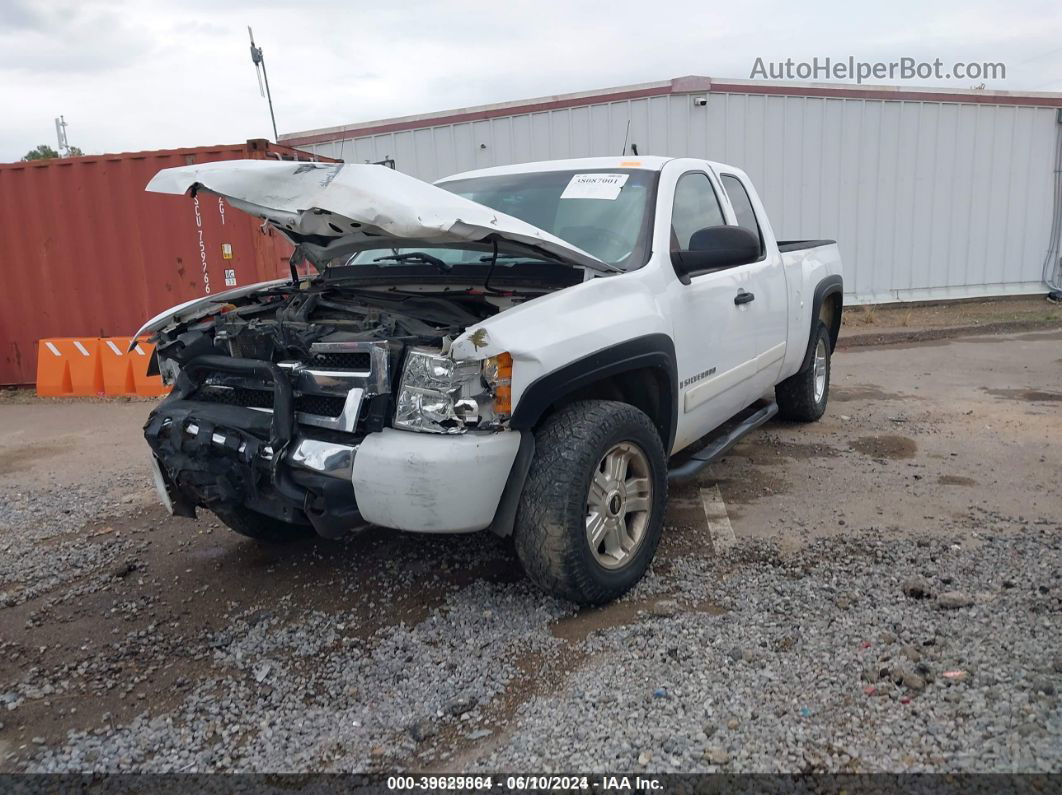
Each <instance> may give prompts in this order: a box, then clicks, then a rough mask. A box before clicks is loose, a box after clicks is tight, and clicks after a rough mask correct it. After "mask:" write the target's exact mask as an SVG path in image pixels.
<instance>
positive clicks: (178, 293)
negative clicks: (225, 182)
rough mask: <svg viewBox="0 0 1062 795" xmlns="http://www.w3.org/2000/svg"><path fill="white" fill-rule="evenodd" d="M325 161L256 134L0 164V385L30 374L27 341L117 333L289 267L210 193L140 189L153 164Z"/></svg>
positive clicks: (281, 245) (283, 245) (269, 240)
mask: <svg viewBox="0 0 1062 795" xmlns="http://www.w3.org/2000/svg"><path fill="white" fill-rule="evenodd" d="M245 158H251V159H264V158H275V159H278V160H314V159H316V160H328V161H329V162H332V161H330V159H329V158H321V157H316V156H314V155H312V154H309V153H307V152H301V151H299V150H297V149H291V148H290V147H286V146H278V145H276V144H271V143H269V142H268V141H264V140H254V141H247V143H245V144H236V145H232V146H202V147H196V148H194V149H167V150H159V151H153V152H127V153H122V154H113V155H90V156H87V157H73V158H63V159H58V160H43V161H40V160H38V161H33V162H28V163H2V164H0V279H2V283H3V287H2V288H0V384H32V383H34V382H35V381H36V363H37V341H38V340H40V339H43V338H52V337H119V336H128V335H130V334H132V333H134V332H135V331H136V330H137V329H138V328H139V327H140V325H141V324H142V323H143V322H144V321H145V320H147V319H148V318H150V317H152V316H153V315H156V314H158V313H159V312H161V311H162V310H164V309H166V308H168V307H171V306H173V305H175V304H179V303H181V302H182V301H187V300H189V299H192V298H197V297H199V296H202V295H206V294H208V293H219V292H222V291H224V290H226V289H228V288H229V287H233V286H241V285H244V284H250V283H253V282H258V281H264V280H266V279H275V278H277V277H279V276H284V275H286V274H287V273H288V264H287V261H288V257H289V256H290V254H291V247H290V245H288V243H287V241H285V240H284V239H283V238H282V237H280V236H279V235H278V234H277V233H276V232H274V231H273V230H271V229H263V228H262V227H261V224H260V223H259V222H258V221H256V219H254V218H252V217H250V216H248V215H246V214H245V213H242V212H235V211H233V210H232V209H231V208H230V207H228V205H227V204H226V203H225V202H224V201H223V200H220V199H219V198H218V197H216V196H207V195H204V196H202V197H199V198H198V199H196V200H195V201H190V200H189V199H188V198H187V197H183V196H167V195H164V194H159V193H146V192H145V191H144V186H145V185H147V183H148V180H150V179H151V177H153V176H154V175H155V174H156V173H157V172H158V171H159V170H161V169H163V168H170V167H172V166H183V165H188V164H191V163H206V162H210V161H213V160H238V159H245Z"/></svg>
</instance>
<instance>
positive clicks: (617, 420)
mask: <svg viewBox="0 0 1062 795" xmlns="http://www.w3.org/2000/svg"><path fill="white" fill-rule="evenodd" d="M666 503H667V460H666V457H665V455H664V448H663V445H662V444H661V441H660V436H659V435H658V433H657V431H656V428H655V426H654V425H653V423H652V421H651V420H650V419H649V417H647V416H646V415H645V414H644V413H643V412H641V411H639V410H638V409H636V408H635V407H633V406H630V405H628V404H626V403H618V402H613V401H606V400H593V401H582V402H578V403H572V404H570V405H568V406H565V407H564V408H562V409H561V410H559V411H558V412H557V413H556V414H554V415H553V416H552V417H550V418H549V419H548V420H546V422H545V423H543V425H542V427H541V428H539V430H538V431H537V432H536V433H535V458H534V460H533V461H532V462H531V469H530V471H529V472H528V477H527V483H526V485H525V486H524V492H523V494H522V495H521V498H520V507H519V509H518V511H517V515H516V526H515V528H514V531H513V538H514V541H515V544H516V553H517V556H518V557H519V558H520V562H521V563H522V564H523V567H524V570H525V571H526V572H527V574H528V576H529V577H530V578H531V580H533V581H534V582H535V584H537V585H538V586H539V587H540V588H542V589H543V590H544V591H546V592H548V593H550V594H553V595H555V596H559V597H561V598H564V599H569V600H571V601H573V602H577V603H579V604H602V603H604V602H609V601H611V600H613V599H616V598H617V597H619V596H621V595H623V594H624V593H625V592H626V591H628V590H629V589H630V588H631V587H632V586H633V585H634V584H635V583H636V582H638V580H639V579H641V577H642V575H643V574H644V573H645V570H646V569H647V568H648V566H649V563H650V561H652V559H653V555H654V554H655V552H656V547H657V544H658V543H659V542H660V532H661V527H662V525H663V517H664V507H665V505H666Z"/></svg>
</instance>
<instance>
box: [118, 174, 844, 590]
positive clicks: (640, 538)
mask: <svg viewBox="0 0 1062 795" xmlns="http://www.w3.org/2000/svg"><path fill="white" fill-rule="evenodd" d="M148 190H151V191H158V192H164V193H176V194H184V193H189V192H190V193H192V194H193V195H194V194H195V193H196V192H197V191H199V192H202V191H205V192H209V193H213V194H216V195H218V196H220V197H223V198H224V199H225V200H226V201H227V202H228V203H230V204H231V205H232V206H234V207H236V208H238V209H240V210H244V211H246V212H249V213H251V214H253V215H255V216H258V217H261V218H263V219H264V220H265V222H266V223H268V224H271V225H272V226H273V227H274V228H276V229H277V230H279V231H280V233H282V234H283V235H285V236H286V237H287V238H288V239H290V240H291V242H292V243H293V244H294V245H295V254H294V255H293V257H292V268H291V279H290V280H288V279H283V280H279V281H275V282H269V283H265V284H258V285H251V286H247V287H242V288H238V289H235V290H231V291H228V292H226V293H222V294H219V295H214V296H208V297H206V298H202V299H197V300H195V301H192V302H189V303H186V304H182V305H181V306H178V307H175V308H173V309H171V310H169V311H167V312H164V313H163V314H161V315H159V316H158V317H156V318H154V319H152V320H151V321H149V322H148V323H147V324H145V326H144V327H143V328H142V329H141V330H140V332H139V333H138V336H139V335H142V334H153V335H154V339H155V341H156V343H157V347H156V354H157V359H156V363H155V366H157V368H158V370H159V371H160V372H161V373H162V375H163V377H164V379H165V380H166V382H167V383H172V384H173V391H172V393H171V394H170V395H169V396H168V397H167V398H166V399H165V400H163V401H162V402H161V403H160V404H159V406H158V407H157V408H155V410H154V411H152V412H151V416H150V418H149V420H148V422H147V424H146V425H145V436H146V438H147V440H148V443H149V444H150V446H151V449H152V452H153V462H154V472H155V479H156V485H157V486H158V489H159V493H160V497H161V498H162V500H163V502H164V503H165V504H166V505H167V506H168V507H169V509H170V510H171V511H172V512H174V513H176V514H179V515H184V516H195V510H196V508H197V507H205V508H207V509H209V510H211V511H213V512H214V513H215V514H217V516H218V517H219V518H220V519H221V520H222V521H223V522H225V523H226V524H227V525H228V526H229V527H231V528H232V529H234V530H236V531H237V532H239V533H243V534H244V535H247V536H251V537H253V538H258V539H264V540H283V539H286V538H291V537H294V536H298V535H300V534H305V533H312V532H316V533H318V534H320V535H323V536H326V537H336V536H339V535H342V534H346V533H350V532H353V531H357V530H359V529H361V528H364V527H366V526H368V525H380V526H384V527H389V528H395V529H398V530H407V531H414V532H429V533H468V532H475V531H480V530H485V529H488V528H489V529H490V530H491V531H493V532H495V533H497V534H499V535H502V536H512V537H513V539H514V542H515V546H516V551H517V554H518V557H519V559H520V561H521V562H522V564H523V566H524V569H525V570H526V572H527V574H528V575H529V576H530V578H531V579H532V580H534V581H535V582H536V583H537V584H538V585H539V586H541V587H542V588H543V589H544V590H546V591H547V592H549V593H552V594H555V595H557V596H560V597H564V598H567V599H570V600H573V601H575V602H579V603H583V604H597V603H602V602H606V601H608V600H611V599H614V598H616V597H618V596H619V595H621V594H622V593H624V592H625V591H626V590H627V589H629V588H630V587H631V586H632V585H633V584H634V583H635V582H637V581H638V579H639V578H640V577H641V576H642V575H643V573H644V572H645V570H646V568H647V567H648V565H649V563H650V561H651V560H652V557H653V554H654V552H655V550H656V547H657V544H658V542H659V540H660V534H661V531H662V524H663V518H664V511H665V506H666V502H667V489H668V481H669V475H670V479H674V478H676V477H683V476H688V475H690V474H692V473H694V472H695V471H697V469H699V468H700V467H701V466H703V464H704V463H706V462H707V461H710V460H711V459H712V458H713V457H716V456H718V455H719V454H720V453H721V452H722V451H724V450H725V449H727V448H728V447H729V446H730V445H732V444H733V443H734V442H735V441H736V440H737V439H738V438H739V437H740V436H741V435H742V434H743V433H746V432H748V431H749V430H751V429H752V428H754V427H756V426H758V425H759V424H762V423H763V422H764V421H766V420H767V419H769V418H770V417H771V416H773V415H774V414H775V413H779V414H780V415H781V417H783V418H785V419H788V420H795V421H804V422H806V421H812V420H816V419H818V418H819V417H820V416H821V415H822V413H823V411H824V409H825V407H826V400H827V395H828V392H829V378H830V355H831V352H832V351H833V348H834V345H835V343H836V341H837V333H838V330H839V328H840V324H841V295H842V290H841V286H842V285H841V263H840V258H839V256H838V252H837V247H836V245H835V244H834V243H833V242H832V241H828V240H814V241H792V242H780V241H777V240H776V239H775V236H774V232H773V231H772V229H771V224H770V223H769V221H768V220H767V216H766V214H765V213H764V210H763V205H762V204H761V203H760V199H759V197H758V196H757V194H756V191H755V189H754V188H753V186H752V184H751V183H750V182H749V179H748V177H747V176H746V175H745V174H744V173H743V172H742V171H741V170H740V169H737V168H734V167H732V166H727V165H723V164H721V163H713V162H707V161H704V160H694V159H670V158H663V157H635V158H588V159H579V160H558V161H551V162H543V163H530V164H522V165H515V166H505V167H500V168H491V169H484V170H480V171H475V172H469V173H465V174H458V175H455V176H452V177H448V178H446V179H444V180H441V181H440V182H438V183H436V184H435V185H429V184H427V183H424V182H421V181H419V180H416V179H414V178H412V177H409V176H406V175H403V174H401V173H398V172H395V171H393V170H391V169H388V168H385V167H383V166H377V165H341V164H319V163H282V162H263V161H230V162H223V163H208V164H204V165H191V166H185V167H181V168H174V169H167V170H165V171H162V172H160V173H159V174H158V175H157V176H156V177H155V178H154V179H153V180H152V181H151V183H150V184H149V185H148ZM307 261H308V262H309V263H310V264H312V266H313V267H314V269H315V271H316V273H315V275H313V276H311V277H306V276H301V277H300V275H299V272H298V270H297V269H296V266H297V265H299V264H303V263H305V262H307ZM772 391H773V395H772V396H771V397H769V398H768V399H766V400H765V399H764V398H765V395H768V394H770V393H771V392H772ZM713 432H714V433H715V436H714V438H712V437H711V434H712V433H713ZM690 450H695V451H696V452H694V453H693V454H692V455H691V454H690V453H689V451H690ZM684 451H685V452H684ZM669 464H670V465H671V466H670V470H669Z"/></svg>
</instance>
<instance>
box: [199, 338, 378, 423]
mask: <svg viewBox="0 0 1062 795" xmlns="http://www.w3.org/2000/svg"><path fill="white" fill-rule="evenodd" d="M389 361H390V360H389V357H388V348H387V343H384V342H317V343H314V344H312V345H311V346H310V356H309V358H308V360H307V361H304V362H295V361H288V362H277V365H278V366H279V367H282V368H284V369H285V370H287V371H288V373H289V377H290V379H291V387H292V390H293V391H294V393H295V395H294V397H295V419H296V421H297V422H299V423H302V424H304V425H313V426H316V427H319V428H331V429H333V430H337V431H348V432H354V431H356V430H357V426H358V421H359V419H360V416H361V402H362V399H363V398H365V397H372V396H373V395H380V394H385V393H387V392H389V391H390V389H391V379H390V372H389ZM195 398H196V399H198V400H208V401H210V402H214V403H225V404H227V405H233V406H243V407H245V408H252V409H255V410H257V411H270V412H271V411H272V410H273V391H272V389H271V388H269V387H267V386H264V385H260V384H254V385H244V384H239V383H235V384H234V383H233V379H232V378H231V377H229V378H226V379H225V380H224V383H219V382H218V381H215V380H214V379H212V378H211V379H208V381H207V383H205V384H203V385H202V386H201V387H200V388H199V390H198V391H197V392H196V396H195Z"/></svg>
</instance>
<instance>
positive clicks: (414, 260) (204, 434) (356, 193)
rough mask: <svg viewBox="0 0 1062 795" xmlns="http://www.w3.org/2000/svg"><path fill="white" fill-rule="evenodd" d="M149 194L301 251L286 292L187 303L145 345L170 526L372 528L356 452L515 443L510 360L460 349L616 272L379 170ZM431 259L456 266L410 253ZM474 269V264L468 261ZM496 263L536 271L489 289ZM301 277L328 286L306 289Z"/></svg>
mask: <svg viewBox="0 0 1062 795" xmlns="http://www.w3.org/2000/svg"><path fill="white" fill-rule="evenodd" d="M148 189H149V190H154V191H159V192H166V193H177V194H183V193H189V192H191V193H195V192H197V191H208V192H211V193H215V194H217V195H219V196H221V197H223V198H225V199H226V200H227V201H228V202H229V203H231V204H232V205H233V206H235V207H237V208H239V209H242V210H245V211H247V212H250V213H252V214H254V215H256V216H259V217H261V218H263V219H264V220H265V221H266V222H267V223H269V224H271V225H272V226H273V227H274V228H275V229H277V230H279V231H280V232H281V233H282V234H284V235H285V236H286V237H287V238H288V239H289V240H290V241H291V242H292V243H293V244H294V245H295V252H296V253H295V255H294V256H293V266H292V277H291V279H290V280H281V281H277V282H271V283H267V284H264V285H260V286H257V287H255V288H253V289H248V288H241V289H239V290H235V291H230V292H229V293H223V294H219V295H217V296H213V297H207V298H204V299H199V300H197V301H193V302H189V303H188V304H184V305H181V306H179V307H176V308H174V309H173V310H170V311H168V312H166V313H163V314H162V315H160V316H159V317H157V318H154V319H153V320H151V321H149V322H148V323H147V324H146V325H145V326H144V328H143V329H141V331H140V332H139V334H145V333H146V334H152V335H154V339H155V341H156V356H157V367H158V369H159V372H160V373H161V374H162V376H163V378H164V380H165V381H166V382H167V383H170V384H172V385H173V390H172V392H171V394H170V395H169V396H168V397H167V398H166V399H165V400H163V401H162V402H161V403H160V404H159V406H158V407H156V408H155V410H154V411H152V413H151V415H150V417H149V419H148V422H147V424H146V425H145V428H144V432H145V436H146V438H147V441H148V443H149V445H150V446H151V449H152V453H153V456H152V462H153V467H154V475H155V480H156V485H157V487H158V490H159V493H160V496H161V498H162V499H163V501H164V503H165V504H166V505H167V506H168V507H169V509H170V510H171V512H173V513H174V514H177V515H181V516H190V517H194V516H195V513H196V509H197V508H206V509H208V510H211V511H213V512H214V513H216V514H217V515H218V516H219V517H221V518H222V519H223V520H224V521H226V523H228V524H230V526H233V527H234V528H236V529H238V530H239V529H240V526H241V525H246V522H247V520H246V517H247V516H248V515H250V516H252V517H254V520H255V521H258V520H260V521H261V522H265V523H269V522H272V523H274V524H276V523H280V525H282V526H285V527H291V528H294V529H299V528H302V529H305V530H307V531H309V530H310V529H312V530H313V531H315V532H316V533H317V534H319V535H322V536H326V537H338V536H341V535H344V534H346V533H349V532H351V531H354V530H357V529H359V528H361V527H363V526H365V524H366V521H365V520H364V519H363V517H362V513H361V511H360V510H359V508H358V500H357V498H356V495H355V488H354V485H353V482H352V472H353V469H354V465H355V461H356V459H357V455H358V450H359V446H361V445H362V444H363V442H364V441H365V439H366V438H367V437H369V436H370V435H372V434H379V433H380V432H382V431H384V430H385V429H398V430H402V429H404V430H410V431H420V432H427V433H436V434H457V433H463V432H465V431H469V430H474V431H478V432H490V431H500V430H504V429H505V428H506V424H507V421H508V411H510V410H511V407H510V406H508V405H507V403H506V402H505V400H504V396H505V394H506V392H507V391H508V378H509V377H510V376H511V366H512V360H511V358H508V354H503V355H501V356H493V357H486V356H484V357H483V358H482V359H474V360H465V361H462V360H458V359H455V358H453V357H452V356H451V355H450V354H451V348H452V346H453V344H454V342H455V341H456V340H458V339H459V338H461V337H462V336H463V335H467V336H468V337H470V338H472V339H473V340H474V339H475V335H476V334H477V328H476V327H477V325H478V324H480V323H482V322H483V321H485V320H488V319H489V318H490V317H492V316H494V315H495V314H497V313H498V312H501V311H505V310H506V309H508V308H511V307H513V306H516V305H518V304H520V303H522V302H524V301H527V300H532V299H533V298H535V297H537V296H538V295H542V294H545V293H548V292H550V291H552V290H556V289H560V288H563V287H565V286H569V285H571V284H574V283H577V282H578V281H581V280H582V279H583V278H584V276H585V274H586V271H587V270H600V271H607V270H609V269H610V268H609V266H607V265H605V264H604V263H602V262H601V261H600V260H597V259H595V258H594V257H592V256H591V255H589V254H587V253H586V252H584V251H582V250H581V249H578V248H575V247H574V246H571V245H570V244H568V243H565V242H564V241H562V240H560V239H559V238H556V237H554V236H552V235H550V234H549V233H547V232H544V231H543V230H541V229H538V228H537V227H534V226H531V225H530V224H526V223H524V222H522V221H519V220H518V219H516V218H512V217H510V216H507V215H504V214H502V213H499V212H496V211H494V210H492V209H490V208H488V207H485V206H483V205H480V204H477V203H475V202H472V201H469V200H467V199H463V198H461V197H460V196H456V195H454V194H451V193H448V192H447V191H445V190H443V189H442V188H439V187H435V186H432V185H428V184H426V183H423V182H420V181H418V180H415V179H413V178H411V177H407V176H405V175H402V174H398V173H396V172H394V171H391V170H390V169H386V168H383V167H380V166H343V165H334V164H327V165H325V164H306V163H269V162H263V161H236V162H228V163H213V164H205V165H199V166H188V167H184V168H178V169H169V170H167V171H163V172H160V174H159V175H157V176H156V177H155V179H153V180H152V182H151V184H150V185H149V186H148ZM388 247H389V251H388V252H385V255H384V256H379V257H374V258H373V260H372V261H369V262H367V263H363V264H360V265H350V264H349V263H350V262H351V261H352V260H353V259H356V258H357V257H358V255H359V253H361V252H365V251H367V250H371V251H373V252H378V251H379V250H380V249H381V248H388ZM399 247H401V248H399ZM424 247H431V249H432V250H435V251H438V250H439V248H442V249H444V250H445V249H447V248H448V247H449V248H452V249H453V250H454V251H459V252H461V254H460V256H459V257H456V258H451V259H453V260H454V261H451V262H444V261H442V260H439V259H437V258H435V257H432V256H430V255H421V256H409V255H404V254H401V253H399V252H400V251H406V250H409V249H411V248H412V249H417V248H424ZM470 252H471V253H474V254H475V258H474V262H469V263H465V262H461V261H457V260H461V259H468V258H469V253H470ZM499 257H508V258H510V259H511V260H514V261H515V260H520V259H525V260H527V261H528V267H526V268H523V269H521V268H508V269H507V276H506V278H507V279H508V283H507V286H506V289H497V288H491V287H489V286H487V287H486V289H485V285H484V282H483V274H484V272H485V269H486V268H487V267H489V268H490V269H491V270H493V269H494V266H496V265H497V264H498V259H499ZM300 260H307V261H309V262H310V263H312V264H313V265H314V266H315V267H316V268H317V270H318V274H317V275H316V276H313V277H302V278H300V277H299V276H298V274H297V273H296V270H295V263H297V262H298V261H300ZM573 266H574V267H573ZM488 278H489V277H488ZM478 333H480V334H482V329H479V330H478ZM139 334H138V336H139ZM477 349H478V348H477ZM410 435H411V436H412V435H414V434H410ZM247 512H251V513H250V514H248V513H247ZM241 517H243V518H241ZM241 532H242V530H241ZM248 534H252V533H248Z"/></svg>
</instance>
